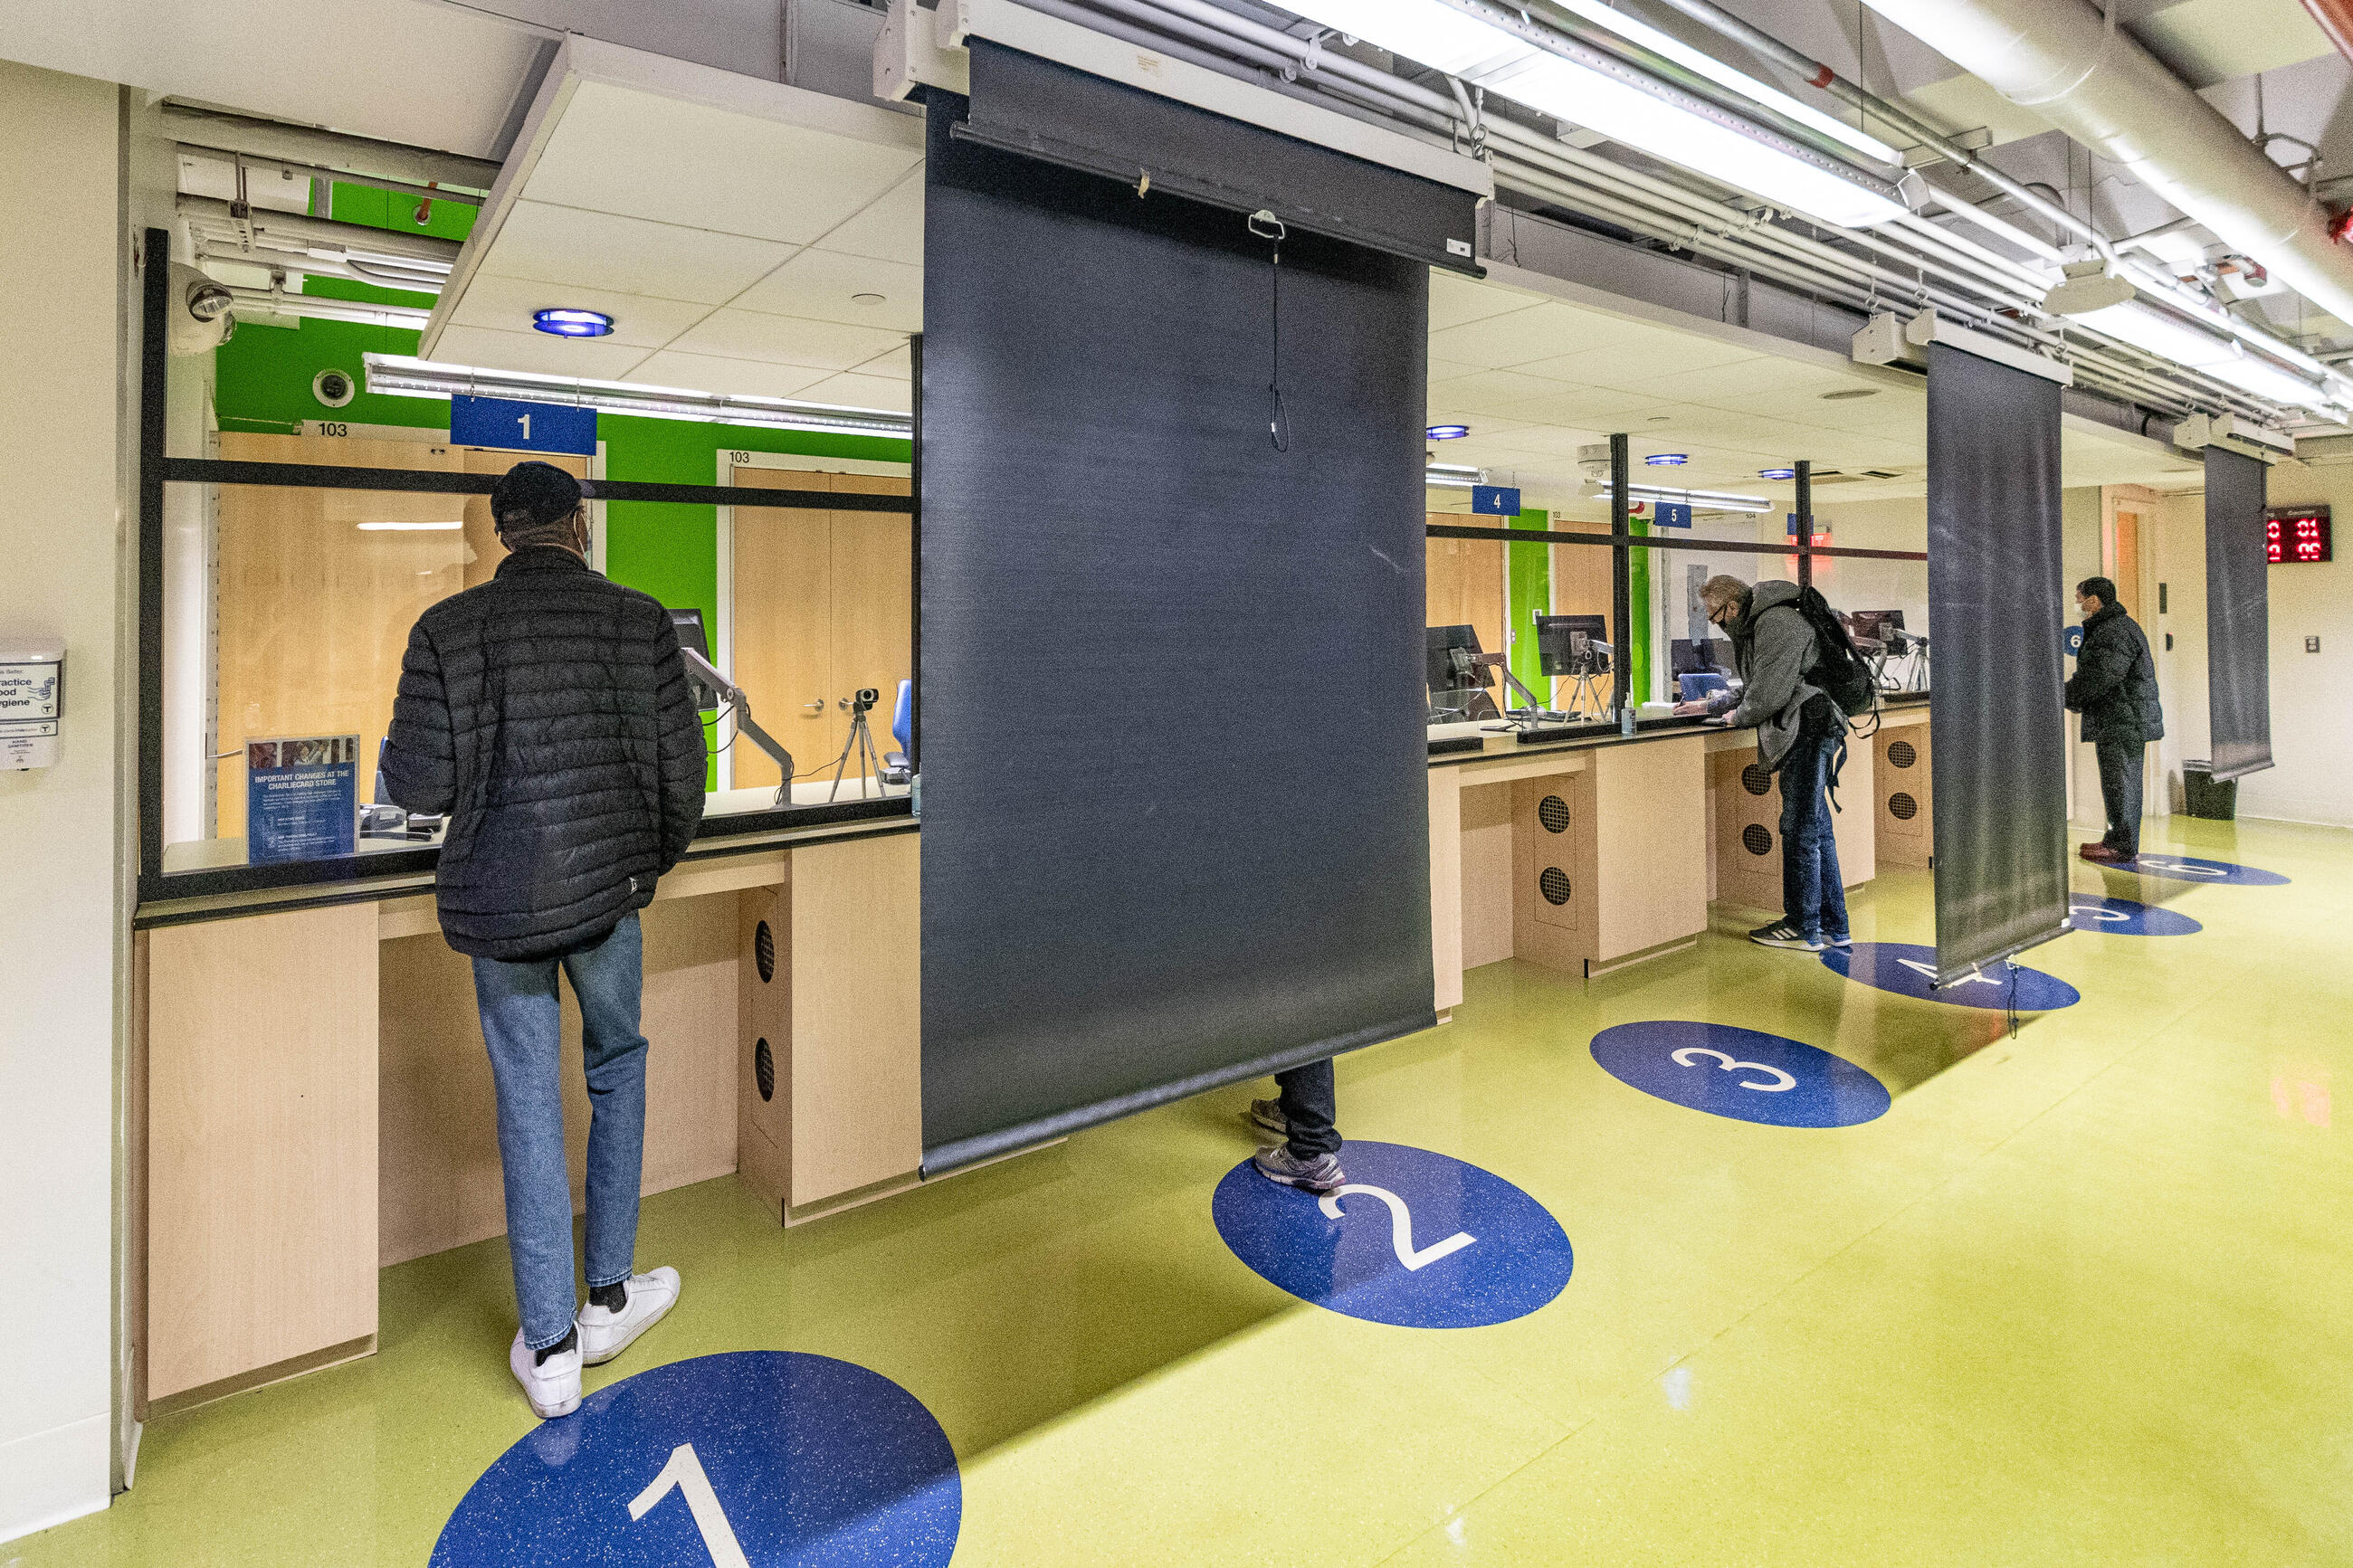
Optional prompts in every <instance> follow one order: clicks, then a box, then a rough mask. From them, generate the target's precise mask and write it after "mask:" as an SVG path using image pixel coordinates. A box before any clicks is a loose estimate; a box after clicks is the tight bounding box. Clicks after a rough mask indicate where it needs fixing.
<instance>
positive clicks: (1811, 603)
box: [1675, 576, 1875, 952]
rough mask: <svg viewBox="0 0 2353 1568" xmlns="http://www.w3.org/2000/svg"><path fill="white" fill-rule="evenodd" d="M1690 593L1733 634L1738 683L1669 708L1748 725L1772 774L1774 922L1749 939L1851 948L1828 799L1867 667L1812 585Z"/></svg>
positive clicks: (1715, 585) (1865, 703) (1719, 582)
mask: <svg viewBox="0 0 2353 1568" xmlns="http://www.w3.org/2000/svg"><path fill="white" fill-rule="evenodd" d="M1700 598H1701V601H1702V602H1703V603H1704V605H1706V608H1707V618H1708V620H1709V621H1710V622H1711V623H1713V624H1714V625H1715V626H1721V627H1723V628H1724V630H1725V633H1726V634H1727V635H1728V636H1729V637H1731V639H1732V661H1733V667H1734V668H1735V669H1736V670H1737V671H1738V673H1739V675H1740V679H1741V683H1742V684H1741V689H1740V690H1739V691H1737V692H1728V691H1727V692H1720V693H1718V694H1717V695H1715V697H1712V698H1709V699H1707V700H1704V701H1700V702H1686V703H1684V704H1683V705H1682V706H1681V707H1679V708H1677V709H1676V710H1675V711H1676V712H1678V713H1682V714H1685V715H1695V714H1702V713H1704V714H1707V715H1710V716H1712V717H1716V718H1719V719H1720V720H1721V721H1722V722H1724V723H1725V724H1726V725H1732V726H1741V725H1754V726H1756V729H1757V763H1758V764H1759V765H1760V766H1762V767H1763V768H1764V769H1765V770H1766V771H1767V773H1779V774H1780V775H1781V918H1780V919H1779V920H1778V921H1774V922H1773V923H1772V924H1771V925H1768V926H1763V927H1760V928H1759V929H1757V930H1756V931H1751V932H1749V933H1748V940H1749V941H1751V942H1757V943H1760V944H1762V945H1763V946H1766V947H1786V948H1794V949H1796V950H1797V951H1799V952H1821V951H1822V949H1824V948H1825V947H1851V946H1852V945H1853V939H1852V936H1851V935H1850V934H1849V933H1848V930H1847V918H1846V885H1845V882H1844V881H1843V880H1842V879H1841V877H1840V876H1839V863H1838V838H1837V836H1836V835H1835V834H1834V833H1833V832H1832V831H1831V809H1832V805H1831V799H1830V794H1831V791H1833V790H1835V789H1836V788H1837V787H1838V771H1839V767H1840V765H1841V763H1843V762H1844V761H1845V756H1846V735H1847V728H1848V726H1847V716H1848V714H1849V713H1850V712H1868V711H1869V710H1870V709H1871V707H1872V705H1873V700H1874V695H1875V690H1874V685H1873V681H1872V679H1871V672H1870V668H1869V667H1868V666H1867V665H1865V664H1864V663H1863V662H1862V658H1861V657H1860V656H1859V655H1857V654H1856V652H1855V651H1854V644H1853V642H1852V639H1851V638H1849V637H1848V636H1847V634H1846V629H1845V628H1844V627H1843V626H1841V625H1840V623H1839V619H1838V616H1836V615H1835V614H1834V613H1832V611H1831V607H1830V605H1828V604H1827V603H1825V602H1824V601H1823V599H1822V596H1821V595H1820V593H1819V592H1817V591H1816V590H1815V589H1813V588H1811V587H1807V588H1800V587H1799V586H1798V585H1797V584H1795V583H1782V582H1766V583H1759V584H1757V585H1756V586H1755V587H1753V588H1752V587H1750V586H1749V585H1748V584H1746V583H1743V582H1742V581H1741V580H1740V579H1739V578H1737V577H1726V576H1719V577H1713V578H1710V579H1709V580H1708V582H1707V584H1706V586H1704V587H1703V588H1702V589H1701V590H1700Z"/></svg>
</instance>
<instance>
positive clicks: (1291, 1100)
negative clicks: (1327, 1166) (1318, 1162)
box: [1274, 1057, 1340, 1160]
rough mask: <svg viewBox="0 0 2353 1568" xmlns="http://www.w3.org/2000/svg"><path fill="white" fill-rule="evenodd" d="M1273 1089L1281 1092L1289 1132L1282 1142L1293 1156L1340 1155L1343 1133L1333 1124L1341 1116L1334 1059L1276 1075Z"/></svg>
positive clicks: (1280, 1097) (1277, 1101)
mask: <svg viewBox="0 0 2353 1568" xmlns="http://www.w3.org/2000/svg"><path fill="white" fill-rule="evenodd" d="M1274 1087H1275V1088H1276V1089H1277V1090H1279V1091H1280V1093H1279V1097H1278V1099H1277V1100H1276V1103H1277V1104H1279V1105H1281V1106H1282V1118H1283V1121H1284V1122H1285V1124H1286V1126H1287V1128H1288V1131H1287V1133H1286V1135H1285V1137H1284V1139H1283V1142H1284V1143H1285V1145H1286V1146H1288V1147H1289V1149H1290V1150H1291V1152H1292V1153H1293V1154H1294V1155H1296V1156H1297V1157H1298V1158H1300V1159H1302V1160H1313V1159H1314V1158H1315V1157H1316V1156H1318V1155H1320V1154H1336V1153H1338V1152H1340V1130H1339V1129H1338V1128H1337V1127H1336V1126H1335V1125H1334V1122H1335V1121H1336V1120H1337V1119H1338V1117H1339V1114H1340V1091H1339V1087H1338V1084H1337V1082H1336V1081H1335V1079H1334V1077H1333V1073H1332V1059H1331V1058H1329V1057H1326V1058H1324V1060H1322V1061H1320V1062H1309V1063H1308V1064H1307V1065H1306V1066H1305V1067H1300V1068H1292V1069H1291V1070H1290V1071H1288V1072H1279V1073H1277V1074H1275V1075H1274Z"/></svg>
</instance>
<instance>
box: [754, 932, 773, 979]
mask: <svg viewBox="0 0 2353 1568" xmlns="http://www.w3.org/2000/svg"><path fill="white" fill-rule="evenodd" d="M752 962H753V963H756V964H758V965H759V966H760V984H763V985H765V984H767V983H768V982H769V981H771V980H774V979H775V978H776V932H775V931H770V930H769V929H768V922H767V921H761V922H760V924H759V927H758V929H756V930H754V931H753V932H752Z"/></svg>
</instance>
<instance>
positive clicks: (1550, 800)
mask: <svg viewBox="0 0 2353 1568" xmlns="http://www.w3.org/2000/svg"><path fill="white" fill-rule="evenodd" d="M1536 820H1537V821H1538V822H1540V823H1542V824H1544V830H1545V831H1546V833H1566V832H1567V831H1568V802H1567V801H1565V800H1563V799H1561V798H1560V796H1558V795H1546V796H1545V797H1544V798H1543V799H1542V800H1540V801H1538V802H1536Z"/></svg>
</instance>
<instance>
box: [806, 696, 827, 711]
mask: <svg viewBox="0 0 2353 1568" xmlns="http://www.w3.org/2000/svg"><path fill="white" fill-rule="evenodd" d="M801 706H802V707H804V708H806V709H807V710H809V711H810V712H812V713H822V712H824V711H825V699H824V698H822V697H820V698H818V700H816V701H814V702H804V703H802V704H801Z"/></svg>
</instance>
